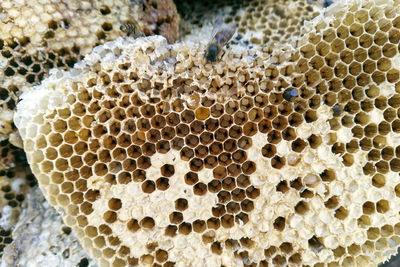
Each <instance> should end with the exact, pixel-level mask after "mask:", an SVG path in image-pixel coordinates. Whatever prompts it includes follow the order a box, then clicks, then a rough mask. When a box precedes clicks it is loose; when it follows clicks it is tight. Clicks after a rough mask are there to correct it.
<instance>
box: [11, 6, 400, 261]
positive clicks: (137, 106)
mask: <svg viewBox="0 0 400 267" xmlns="http://www.w3.org/2000/svg"><path fill="white" fill-rule="evenodd" d="M263 3H265V1H254V2H249V4H248V6H246V8H244V9H241V10H242V11H241V12H243V13H240V14H244V16H245V17H243V20H242V17H239V18H238V19H236V21H237V23H241V24H244V23H245V22H246V23H250V22H252V18H253V16H254V17H256V18H257V19H259V20H260V21H261V24H268V28H272V29H275V30H276V32H278V33H279V29H280V27H278V26H277V25H275V24H274V23H275V22H276V21H277V20H273V19H271V20H268V18H269V15H268V14H270V13H268V12H271V10H273V11H274V12H275V13H274V14H275V15H273V16H272V17H274V16H275V17H276V18H277V17H280V19H279V21H280V22H283V21H285V19H284V18H285V16H286V15H289V13H287V12H289V11H290V10H292V9H291V8H293V10H292V11H293V12H294V15H290V16H291V17H292V19H293V21H297V24H299V23H300V21H301V19H302V18H303V16H304V14H305V13H308V14H311V15H310V16H313V10H314V9H313V8H311V9H310V8H308V7H307V5H308V4H305V1H299V2H296V3H295V4H293V3H290V4H289V3H288V5H287V6H288V7H287V8H280V5H278V4H276V5H273V4H271V3H269V4H270V5H267V6H266V7H264V6H263ZM279 3H280V2H279ZM307 3H308V2H307ZM318 5H322V3H319V4H317V6H318ZM395 5H396V3H394V2H391V1H389V2H385V3H382V1H373V0H370V1H363V2H362V3H361V2H359V1H355V2H352V1H348V2H345V3H339V2H337V3H333V4H332V5H330V6H329V7H327V8H326V9H323V10H322V11H321V12H322V13H321V14H320V15H319V16H316V17H315V18H314V19H312V20H310V21H307V22H305V23H304V25H303V26H299V25H297V24H296V25H297V26H298V27H300V28H299V33H300V35H298V40H296V42H295V45H294V46H292V47H290V46H284V48H282V49H274V47H272V46H270V45H269V44H268V40H266V41H260V42H259V45H260V46H261V47H262V48H261V49H243V46H242V44H235V43H232V46H231V48H230V49H226V51H225V54H224V55H223V58H222V60H218V61H216V62H215V63H209V62H207V61H206V60H205V58H204V51H205V49H206V45H207V44H206V43H204V42H203V43H186V42H180V43H176V44H174V45H168V44H167V41H166V40H165V39H164V38H162V37H159V36H156V37H147V38H138V39H136V40H134V39H119V40H116V41H114V42H111V43H107V45H104V46H100V47H98V48H96V49H95V51H93V53H91V54H90V55H88V56H87V57H86V59H85V60H84V61H82V62H80V64H78V65H76V66H75V68H74V69H72V70H71V71H69V72H57V73H54V74H53V75H52V76H50V77H49V78H48V79H46V80H44V81H43V82H42V84H41V85H40V86H39V87H37V88H36V90H31V91H29V92H26V93H24V95H23V96H22V101H21V102H20V103H19V104H18V112H17V115H16V117H15V123H16V125H17V127H18V128H19V130H20V134H21V136H22V138H23V140H24V149H25V151H26V152H27V157H28V160H29V163H30V166H31V168H32V171H33V173H34V174H35V175H36V176H37V178H38V181H39V183H40V184H41V186H42V188H43V191H44V194H45V196H46V198H47V200H48V201H49V203H50V204H51V205H53V206H55V207H57V208H60V209H62V210H64V211H65V213H64V215H63V216H64V221H65V223H66V224H67V225H69V226H70V227H72V228H73V229H74V230H75V231H76V233H77V235H78V237H79V239H80V240H81V242H82V245H83V247H84V248H85V249H86V250H87V251H88V252H89V253H90V254H91V256H92V257H93V258H95V259H96V260H97V262H98V263H99V265H101V266H126V265H139V266H142V265H146V264H147V265H154V266H173V265H174V264H176V265H179V264H183V265H185V264H187V265H196V264H197V265H198V266H257V265H259V266H300V265H302V266H367V265H370V264H378V263H380V262H383V261H385V260H386V259H388V258H389V257H390V256H391V255H392V254H395V253H396V250H397V248H398V247H399V245H400V244H399V240H400V239H399V235H400V233H399V232H400V230H399V229H400V226H399V224H400V220H399V212H400V210H399V209H400V208H399V207H400V205H399V204H400V183H399V182H398V180H399V179H398V178H399V171H400V161H399V155H400V154H399V153H400V146H399V142H398V139H399V137H400V136H399V133H400V117H399V114H400V111H399V109H400V97H399V93H400V92H399V79H400V71H399V70H398V68H397V62H398V59H399V57H400V55H399V47H398V44H399V40H400V13H399V11H398V9H396V8H395ZM233 7H234V5H233ZM239 7H240V6H239ZM239 9H240V8H239ZM296 10H301V11H299V13H298V14H297V13H296ZM263 12H264V13H265V14H264V13H263ZM235 14H236V13H235ZM235 14H234V15H235ZM246 14H248V15H246ZM234 15H232V16H234ZM236 15H237V14H236ZM297 17H298V19H297V20H296V18H297ZM293 21H292V22H291V20H288V21H287V23H289V22H290V23H293ZM300 24H301V23H300ZM253 25H255V26H257V25H259V24H258V22H256V21H254V23H253V22H252V23H251V25H247V24H246V25H242V26H243V28H244V29H246V27H248V28H249V29H250V30H249V32H251V27H252V26H253ZM255 26H254V27H255ZM282 27H283V28H285V29H286V28H287V29H288V31H289V28H290V27H289V26H288V25H287V24H283V25H282ZM239 30H240V27H239V28H238V31H239ZM239 32H240V31H239ZM290 32H291V31H289V35H288V36H287V38H292V37H291V36H292V35H291V33H290ZM293 32H294V33H296V34H295V35H297V30H293ZM268 35H270V36H272V37H273V36H274V34H272V33H268ZM263 42H265V43H266V44H265V46H263ZM282 42H285V39H283V40H282ZM106 55H109V56H106Z"/></svg>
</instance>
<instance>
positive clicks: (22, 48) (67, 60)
mask: <svg viewBox="0 0 400 267" xmlns="http://www.w3.org/2000/svg"><path fill="white" fill-rule="evenodd" d="M50 2H51V1H50ZM50 2H49V3H48V4H42V3H34V2H31V3H29V5H27V6H25V7H24V6H20V5H19V4H18V3H13V1H5V2H3V3H2V8H1V10H2V12H3V13H4V14H5V15H4V16H5V17H4V19H2V22H1V23H0V29H1V32H2V36H1V38H0V55H1V56H0V57H1V61H4V62H3V63H2V66H4V67H2V68H1V77H2V79H3V81H2V83H1V84H0V107H1V108H2V109H3V110H4V111H7V112H14V110H15V107H16V102H17V101H18V95H19V94H21V93H22V92H23V87H24V86H28V87H29V86H33V85H36V84H38V83H40V82H41V81H42V80H43V79H44V78H46V77H47V76H48V73H49V71H50V69H53V68H58V69H61V70H68V69H69V68H71V67H72V66H73V65H74V64H75V63H76V62H77V61H79V60H81V59H82V58H83V57H84V55H85V54H87V53H88V52H90V51H91V49H92V48H93V47H94V46H97V45H100V44H103V43H105V42H107V41H110V40H114V39H116V38H117V37H119V36H124V35H125V34H124V33H122V32H121V31H120V29H119V26H118V25H120V24H121V23H124V22H123V21H118V16H122V17H127V16H128V15H127V14H116V13H115V10H116V9H118V10H123V12H129V10H130V3H129V1H128V2H125V1H118V0H117V1H113V3H109V2H108V1H105V2H107V3H104V4H103V3H102V2H103V1H97V2H96V3H92V4H91V5H88V3H87V2H81V3H80V1H71V2H69V3H68V4H66V3H64V2H57V3H55V2H54V3H50ZM37 6H43V7H44V8H45V9H46V10H45V11H42V10H41V9H36V7H37ZM113 9H114V11H113ZM27 10H28V11H29V12H28V13H26V11H27ZM26 24H30V26H29V27H27V26H26ZM27 28H29V29H31V30H29V31H27V30H26V29H27ZM15 131H16V128H15V126H14V125H13V123H12V119H10V120H9V119H4V121H2V122H1V123H0V134H3V135H4V136H5V137H8V135H9V134H10V133H12V132H15Z"/></svg>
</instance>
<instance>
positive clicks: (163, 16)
mask: <svg viewBox="0 0 400 267" xmlns="http://www.w3.org/2000/svg"><path fill="white" fill-rule="evenodd" d="M137 2H138V3H137V5H139V8H141V10H142V12H140V15H139V18H138V20H139V21H140V22H141V24H142V25H143V33H144V34H145V35H146V36H149V35H154V34H157V35H162V36H164V37H165V39H167V41H168V43H170V44H172V43H174V42H176V41H178V39H179V23H180V17H179V14H178V13H177V10H176V6H175V3H174V1H173V0H166V1H158V0H146V1H137Z"/></svg>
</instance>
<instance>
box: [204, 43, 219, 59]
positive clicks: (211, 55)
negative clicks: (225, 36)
mask: <svg viewBox="0 0 400 267" xmlns="http://www.w3.org/2000/svg"><path fill="white" fill-rule="evenodd" d="M218 52H219V48H218V46H217V45H216V44H211V45H210V46H208V48H207V51H206V59H207V60H208V61H211V62H215V61H217V56H218Z"/></svg>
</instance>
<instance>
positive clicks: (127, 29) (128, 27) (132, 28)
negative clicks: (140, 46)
mask: <svg viewBox="0 0 400 267" xmlns="http://www.w3.org/2000/svg"><path fill="white" fill-rule="evenodd" d="M119 29H120V30H121V31H122V32H124V33H126V36H129V35H131V33H133V34H134V36H135V37H143V36H144V34H143V31H142V30H141V28H140V26H139V24H137V22H134V21H130V22H127V23H125V24H122V25H121V27H119Z"/></svg>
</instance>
